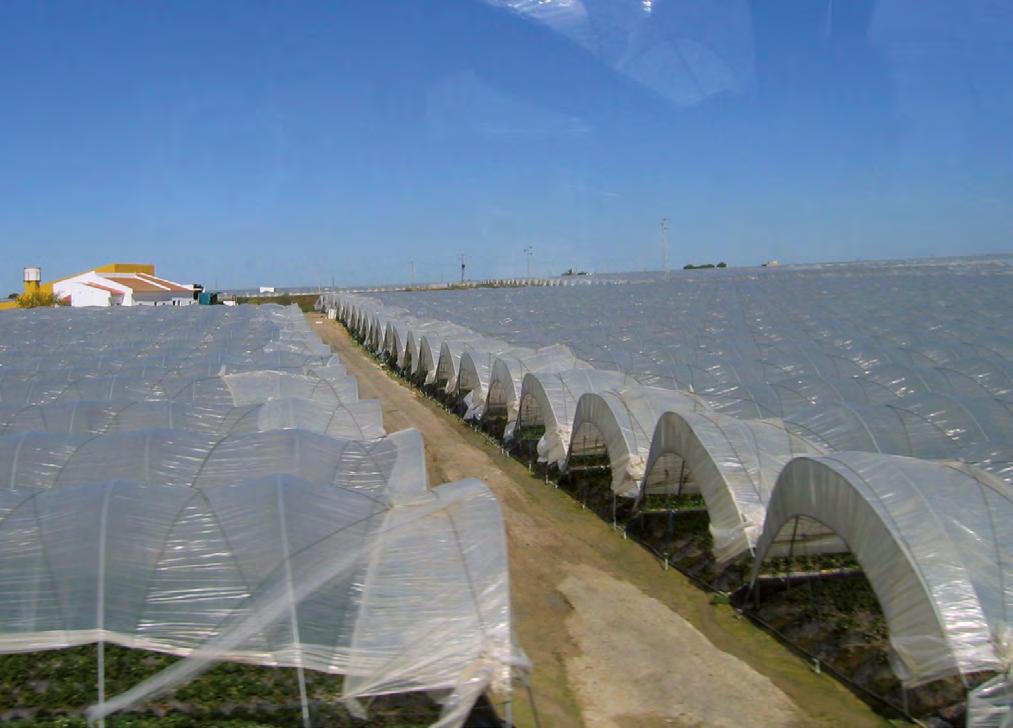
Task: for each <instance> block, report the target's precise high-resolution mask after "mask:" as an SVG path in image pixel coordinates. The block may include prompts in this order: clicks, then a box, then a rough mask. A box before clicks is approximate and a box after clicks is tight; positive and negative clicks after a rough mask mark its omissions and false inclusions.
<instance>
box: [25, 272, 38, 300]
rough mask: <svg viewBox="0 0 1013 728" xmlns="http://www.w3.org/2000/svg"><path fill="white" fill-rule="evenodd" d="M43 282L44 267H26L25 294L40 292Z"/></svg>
mask: <svg viewBox="0 0 1013 728" xmlns="http://www.w3.org/2000/svg"><path fill="white" fill-rule="evenodd" d="M41 283H42V268H40V267H39V266H37V265H35V266H31V267H30V268H25V294H26V295H29V294H32V293H38V292H39V285H40V284H41Z"/></svg>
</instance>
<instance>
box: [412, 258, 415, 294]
mask: <svg viewBox="0 0 1013 728" xmlns="http://www.w3.org/2000/svg"><path fill="white" fill-rule="evenodd" d="M412 288H415V261H414V260H413V261H412Z"/></svg>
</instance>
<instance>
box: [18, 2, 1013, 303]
mask: <svg viewBox="0 0 1013 728" xmlns="http://www.w3.org/2000/svg"><path fill="white" fill-rule="evenodd" d="M1011 42H1013V6H1011V3H1010V2H1008V1H1003V0H974V2H968V3H957V2H942V1H940V0H793V1H791V2H787V1H779V0H755V1H754V2H746V1H744V0H728V1H727V2H722V3H713V2H710V1H708V0H692V1H686V0H667V1H666V0H653V2H652V1H651V0H636V2H626V1H625V0H623V1H619V0H569V1H568V2H557V3H548V4H538V3H534V2H530V1H529V0H515V1H514V0H485V1H483V0H439V1H438V2H437V1H435V0H433V1H431V2H429V1H427V2H409V1H407V0H400V1H398V2H391V1H388V0H368V1H367V0H355V1H352V2H342V3H333V2H326V3H323V2H322V3H308V2H291V3H277V2H213V3H208V2H186V1H184V0H174V1H173V2H155V1H151V2H143V3H137V2H84V1H83V0H82V1H77V2H75V1H72V0H66V1H63V2H53V3H49V2H42V1H40V0H25V1H22V0H10V1H9V2H5V3H2V4H0V68H2V69H3V72H2V73H0V259H2V260H3V261H4V264H5V266H4V268H5V269H4V271H3V272H2V273H0V275H2V276H3V279H4V280H6V281H7V285H8V288H9V289H10V290H16V289H17V288H18V286H19V285H20V270H21V268H22V267H23V266H24V265H41V266H43V273H44V276H45V277H46V278H49V277H55V276H58V275H64V274H68V273H73V272H76V271H78V270H82V269H86V268H89V267H91V266H93V265H96V264H100V263H104V262H110V261H122V260H132V261H145V262H154V263H156V265H157V266H158V270H159V272H161V273H162V274H164V275H168V276H170V277H175V278H178V279H181V280H184V281H190V280H196V281H203V282H204V283H205V284H207V285H216V284H217V285H218V286H220V287H223V288H224V287H243V286H254V285H261V284H264V285H279V286H287V285H303V284H306V285H317V284H325V285H326V284H329V283H330V281H331V278H332V276H333V277H334V280H335V281H336V282H337V283H339V284H361V283H369V282H392V281H399V280H400V281H403V280H406V279H407V278H408V275H409V261H411V260H415V261H416V268H417V277H418V279H419V280H440V279H441V278H447V279H451V278H453V277H455V276H457V275H458V263H457V259H458V255H459V254H460V253H461V252H463V253H465V254H466V256H467V260H468V273H469V276H475V277H490V276H507V275H520V274H522V273H523V271H524V254H523V252H522V251H523V248H524V247H525V246H527V245H532V246H534V248H535V254H534V258H533V266H534V270H535V272H536V273H545V274H548V273H559V272H561V271H562V270H565V269H566V268H568V267H571V266H573V267H577V268H586V269H590V270H598V271H605V270H639V269H642V268H658V267H659V266H660V254H659V246H658V219H659V218H660V217H662V216H666V217H668V218H670V219H671V229H670V234H669V235H670V248H671V253H670V260H671V264H672V265H673V266H676V265H679V266H681V265H682V264H683V263H685V262H690V261H695V262H702V261H717V260H725V261H728V262H729V263H730V264H733V265H736V264H740V265H748V264H756V263H759V262H762V261H764V260H767V259H770V258H778V259H781V260H782V261H799V262H808V261H815V260H841V259H853V258H882V257H904V256H922V255H956V254H972V253H988V252H1010V251H1011V250H1013V133H1011V131H1010V130H1011V129H1013V84H1011V83H1010V81H1009V79H1010V78H1013V51H1011V48H1013V44H1011Z"/></svg>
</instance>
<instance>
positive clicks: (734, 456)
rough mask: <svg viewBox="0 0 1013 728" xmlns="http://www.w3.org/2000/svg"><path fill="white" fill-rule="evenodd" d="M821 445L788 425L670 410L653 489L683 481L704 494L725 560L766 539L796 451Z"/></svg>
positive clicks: (654, 463) (660, 431)
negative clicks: (770, 512) (773, 498)
mask: <svg viewBox="0 0 1013 728" xmlns="http://www.w3.org/2000/svg"><path fill="white" fill-rule="evenodd" d="M820 452H821V451H820V450H818V449H816V448H814V447H813V446H812V445H811V444H810V443H808V442H806V441H805V440H803V439H802V438H800V437H797V436H796V435H793V434H792V433H791V432H790V431H788V430H787V429H786V428H785V427H784V426H783V424H779V423H777V422H776V421H768V420H740V419H738V418H735V417H728V416H727V415H722V414H719V413H717V412H706V411H701V412H685V413H682V414H679V413H676V412H665V413H664V414H663V415H662V416H661V418H660V419H659V420H658V425H657V427H656V428H655V431H654V434H653V437H652V438H651V449H650V451H649V453H648V455H647V464H646V466H645V470H646V473H647V475H646V479H645V482H646V483H647V490H650V489H651V487H652V486H653V485H654V484H659V485H667V484H669V483H671V482H672V481H673V480H675V482H676V483H678V485H679V489H680V490H681V491H682V492H685V493H699V494H701V495H702V496H703V499H704V502H705V503H706V505H707V512H708V514H709V515H710V532H711V535H712V536H713V538H714V556H715V558H716V559H717V560H718V561H719V562H723V561H727V560H728V559H730V558H731V557H733V556H735V555H737V554H741V553H743V552H745V551H748V550H749V549H750V548H751V547H752V545H753V544H755V543H756V541H757V540H758V539H759V536H760V533H761V532H762V529H763V521H764V517H765V516H766V507H767V502H768V501H769V500H770V495H771V493H772V492H773V490H774V484H775V483H776V481H777V477H778V475H779V474H780V473H781V471H782V469H783V468H784V466H785V465H787V464H788V462H789V461H790V460H791V459H792V458H794V457H795V456H796V455H801V454H820Z"/></svg>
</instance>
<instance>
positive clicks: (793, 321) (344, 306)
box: [318, 258, 1013, 680]
mask: <svg viewBox="0 0 1013 728" xmlns="http://www.w3.org/2000/svg"><path fill="white" fill-rule="evenodd" d="M1011 275H1013V268H1011V267H1010V266H1009V264H1008V261H1006V260H1004V259H996V258H977V259H949V260H940V261H907V262H906V261H898V262H889V263H862V264H832V265H820V266H808V267H784V268H778V269H774V268H770V269H741V270H720V271H694V272H682V273H673V274H672V275H671V276H670V279H669V278H668V277H661V276H657V275H649V274H645V275H638V274H632V275H629V276H611V277H605V278H600V279H599V278H598V277H595V279H594V281H587V283H591V282H601V283H608V284H609V285H567V286H562V285H561V286H551V287H550V286H538V287H524V286H518V287H514V288H482V289H478V290H460V291H458V290H447V291H440V292H439V293H437V294H431V295H427V294H426V293H424V292H410V293H405V292H380V293H376V294H373V295H370V296H366V295H355V294H325V295H324V296H321V298H320V300H319V301H318V307H319V308H321V309H330V310H333V311H334V313H335V315H336V317H337V318H339V319H340V320H341V321H343V322H344V323H345V324H346V325H347V326H348V327H349V329H350V330H351V331H352V332H353V333H354V334H356V335H357V336H359V337H361V339H362V340H363V341H364V343H365V345H366V347H367V348H369V349H371V350H372V351H373V352H374V353H376V354H377V355H385V356H387V357H389V358H390V360H391V361H392V362H394V363H395V364H397V365H398V366H401V367H402V368H404V369H405V370H406V371H407V372H409V373H410V374H412V375H413V376H414V377H415V378H416V381H418V382H420V383H423V384H428V385H432V386H439V387H441V388H443V389H444V390H445V392H446V393H447V395H448V396H450V397H451V398H454V397H457V398H459V399H462V400H464V401H463V404H465V405H468V409H469V414H471V415H472V416H475V417H479V418H481V417H483V416H486V415H489V416H495V417H504V416H505V417H506V419H507V425H506V429H505V437H506V438H508V439H509V438H511V437H513V436H514V435H515V433H516V432H517V431H518V430H522V431H524V436H526V437H527V436H530V434H531V433H530V430H531V429H535V430H537V428H544V433H543V434H542V435H541V437H540V440H539V441H538V444H537V451H538V455H539V458H540V459H541V460H542V461H543V462H549V463H552V464H554V465H557V466H558V467H560V469H562V470H565V469H567V468H568V467H569V466H570V464H571V458H574V457H587V456H594V457H598V456H607V460H608V464H609V466H610V468H611V471H612V488H613V491H614V492H615V493H616V494H617V495H620V496H627V497H630V498H641V497H643V496H644V495H645V494H647V493H652V492H653V493H658V492H680V491H683V492H685V491H686V490H689V491H691V492H692V491H698V492H700V493H701V494H702V495H703V497H704V500H705V502H706V504H707V508H708V512H709V515H710V519H711V532H712V534H713V536H714V554H715V556H716V558H717V559H718V560H719V561H722V562H723V561H726V560H730V559H732V558H735V557H736V556H738V555H740V554H742V553H746V552H749V551H753V552H756V550H757V548H758V543H760V542H762V543H763V544H764V549H765V553H769V554H772V555H773V554H780V553H782V550H783V548H785V539H784V537H783V534H778V533H776V532H773V533H772V532H770V531H769V529H770V528H772V526H771V525H770V519H769V518H768V512H767V508H768V503H769V502H770V501H771V499H776V498H777V490H778V488H779V487H780V485H779V483H780V482H781V481H780V480H779V476H781V475H782V473H783V472H786V471H785V468H786V467H790V466H791V464H792V463H794V462H796V458H798V457H799V456H821V455H825V456H832V455H833V454H834V453H837V452H852V451H858V452H864V453H867V454H868V456H869V457H871V458H873V459H874V460H875V459H876V458H881V460H882V461H883V462H892V461H893V460H894V459H895V458H892V457H887V456H908V457H910V458H917V459H918V460H912V461H911V462H916V463H920V465H921V466H922V467H923V468H925V469H924V470H923V471H922V475H923V476H924V477H925V478H927V479H929V480H932V479H935V481H934V482H933V485H932V487H940V488H952V489H953V491H954V492H955V493H962V494H963V495H965V496H967V497H970V496H969V495H968V493H969V492H977V491H976V490H975V489H976V488H977V486H976V485H975V484H976V483H980V482H999V483H1000V485H1002V487H1004V488H1008V487H1009V486H1010V484H1013V364H1011V359H1013V315H1010V311H1011V310H1013V285H1011V280H1013V279H1011ZM581 282H582V283H583V282H584V281H581ZM546 347H558V350H560V351H564V352H566V357H571V356H572V357H573V358H572V362H573V364H572V366H571V367H570V368H567V369H564V368H562V366H563V365H561V364H560V363H559V362H560V361H562V360H563V359H561V358H547V359H545V360H544V361H542V360H539V358H538V354H537V352H538V351H539V350H546ZM518 352H519V353H518ZM587 365H591V367H593V368H592V369H588V368H586V367H587ZM518 379H519V380H520V384H519V387H518ZM939 459H946V460H962V461H964V462H965V463H968V464H969V465H962V466H960V467H961V468H962V471H963V472H966V473H968V474H969V476H968V478H966V479H964V480H959V479H957V480H954V479H953V477H951V474H952V473H953V472H954V471H953V468H952V467H950V466H938V465H936V464H934V462H935V461H937V460H939ZM904 462H908V461H907V460H904ZM971 465H973V466H974V467H970V466H971ZM947 468H948V469H947ZM979 469H980V470H979ZM993 476H994V477H995V478H997V479H998V481H993V480H992V477H993ZM856 493H857V494H858V495H857V496H856V497H859V498H862V497H873V496H874V494H873V493H872V492H871V491H868V490H862V489H859V490H857V491H856ZM908 497H909V498H910V499H911V503H910V504H909V507H911V508H913V509H917V508H918V507H919V505H918V499H919V498H920V495H919V494H918V493H917V492H915V491H911V492H909V493H908ZM868 507H871V506H868ZM974 514H975V515H972V516H969V518H971V519H972V521H973V519H975V518H978V519H984V520H978V521H973V522H971V521H969V522H967V523H966V524H965V526H966V528H967V529H968V532H969V533H987V532H988V531H989V529H991V528H992V525H993V524H992V523H991V522H989V521H987V518H986V514H985V513H983V512H978V511H974ZM1008 522H1009V520H1008V517H1007V520H1006V523H1008ZM1007 530H1008V529H1007ZM794 533H795V535H796V536H801V537H803V539H804V540H805V543H806V544H807V548H809V549H810V550H814V551H816V550H818V551H835V550H841V549H844V548H847V546H848V544H852V542H851V541H850V540H848V534H835V533H834V532H833V531H832V530H831V529H828V528H827V527H826V526H823V525H819V524H816V523H814V522H812V521H807V522H806V523H804V524H802V525H801V526H800V528H799V529H797V530H796V531H795V532H794ZM842 538H844V539H845V540H848V544H845V543H844V542H843V541H842V540H841V539H842ZM965 546H966V544H965V543H964V542H963V541H961V540H959V539H953V540H949V541H945V542H941V543H940V545H939V547H938V548H939V552H940V553H941V554H943V555H944V557H945V558H947V559H952V560H956V561H960V560H961V559H963V558H965V554H964V549H965ZM995 546H996V548H995V549H993V550H991V551H990V550H987V549H986V550H983V551H979V552H976V553H977V555H976V556H974V558H976V559H978V558H980V559H982V560H985V561H988V562H989V565H990V566H991V567H992V568H993V569H998V570H1000V571H1002V570H1005V569H1008V564H1009V563H1010V559H1011V556H1010V549H1009V546H1010V544H1009V542H1008V541H1005V540H1001V539H1000V540H999V541H998V542H996V544H995ZM793 547H794V546H793V545H789V548H793ZM915 557H916V558H920V557H917V555H916V556H915ZM866 566H867V565H866V564H865V563H864V562H863V567H866ZM884 568H885V567H884ZM1011 583H1013V582H1011V581H1009V580H1008V579H1007V580H1004V581H1003V582H1002V586H1001V589H1000V591H1001V592H1002V593H1003V594H1004V595H1006V596H1005V597H1004V598H1005V599H1007V600H1008V599H1009V594H1010V592H1011V590H1013V586H1010V584H1011ZM954 589H955V590H956V591H953V592H952V594H951V592H950V591H948V590H947V589H943V588H941V589H937V590H935V591H933V592H932V593H931V594H930V599H931V600H933V601H932V607H933V608H934V609H936V610H937V611H940V612H945V611H947V610H953V609H956V610H958V611H959V610H960V609H961V604H962V603H963V602H961V601H960V600H961V599H962V598H963V597H960V596H959V594H961V592H960V589H959V588H958V587H956V586H955V587H954ZM951 595H958V596H955V597H954V599H956V602H954V603H951V599H950V597H951ZM893 613H896V612H893ZM967 615H968V616H967V619H968V620H969V621H970V622H971V623H973V624H974V629H978V630H979V632H981V630H985V631H989V629H990V628H986V627H983V624H984V622H983V621H982V619H977V617H976V616H975V614H974V613H973V611H972V612H968V613H967ZM976 619H977V621H975V620H976ZM1005 619H1006V618H1005V616H1004V617H1002V620H1000V621H1003V620H1005ZM1003 623H1005V622H1003ZM994 624H999V622H995V623H994ZM890 628H891V631H892V630H893V629H894V625H893V624H891V625H890ZM898 629H899V632H900V633H903V632H904V629H905V625H904V624H903V623H899V624H898ZM917 629H918V628H915V633H916V632H917ZM937 633H938V630H937ZM997 633H998V632H997ZM925 634H926V635H927V639H929V640H930V641H931V639H932V636H931V635H932V633H931V632H927V633H925ZM915 641H917V639H915ZM995 654H996V653H992V656H991V657H988V655H986V654H985V652H976V653H973V655H972V657H971V658H970V660H969V661H968V662H966V664H965V663H959V662H958V661H957V659H956V658H953V659H951V660H950V662H949V664H948V666H946V665H945V664H944V666H943V668H942V670H943V671H944V672H945V671H946V670H947V669H949V670H950V671H951V672H952V671H954V670H970V667H969V666H970V664H971V663H972V662H973V661H974V660H975V659H977V658H978V657H982V655H985V657H984V658H982V659H984V662H982V663H980V669H982V670H989V669H994V668H995V665H996V662H995V659H994V658H995ZM1003 654H1007V655H1008V651H1007V652H1004V653H1003ZM919 659H920V658H919ZM911 662H912V664H914V663H916V662H917V660H916V659H914V657H912V658H911ZM943 663H946V660H945V659H943V661H942V663H941V664H943ZM1008 663H1009V660H1008V659H1006V660H1005V662H1003V664H1005V665H1007V667H1008ZM898 664H901V663H898ZM904 669H908V668H904ZM911 670H914V671H920V673H919V674H920V676H919V678H918V679H919V680H921V679H931V678H926V677H925V675H929V674H932V673H933V669H932V668H924V667H912V668H911ZM901 674H902V677H904V675H905V674H908V673H904V672H903V671H902V673H901ZM910 674H914V672H911V673H910ZM904 679H907V678H906V677H905V678H904Z"/></svg>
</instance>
